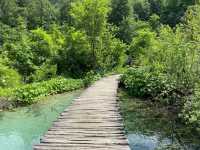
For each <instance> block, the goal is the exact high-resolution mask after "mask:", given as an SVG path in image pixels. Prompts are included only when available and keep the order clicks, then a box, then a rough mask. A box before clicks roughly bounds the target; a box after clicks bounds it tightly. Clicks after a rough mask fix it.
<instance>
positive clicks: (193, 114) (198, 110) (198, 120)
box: [180, 87, 200, 130]
mask: <svg viewBox="0 0 200 150" xmlns="http://www.w3.org/2000/svg"><path fill="white" fill-rule="evenodd" d="M180 116H181V117H182V118H184V119H185V121H186V122H187V123H189V124H192V125H194V126H196V127H197V128H198V129H199V130H200V88H199V87H197V88H196V89H195V92H194V94H193V95H191V96H189V97H186V98H185V104H184V107H183V110H182V113H181V115H180Z"/></svg>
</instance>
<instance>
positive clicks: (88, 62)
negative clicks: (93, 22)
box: [56, 28, 94, 77]
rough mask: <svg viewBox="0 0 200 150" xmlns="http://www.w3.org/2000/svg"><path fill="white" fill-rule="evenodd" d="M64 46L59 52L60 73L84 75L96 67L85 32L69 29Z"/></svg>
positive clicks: (75, 75) (76, 75)
mask: <svg viewBox="0 0 200 150" xmlns="http://www.w3.org/2000/svg"><path fill="white" fill-rule="evenodd" d="M67 30H68V31H67V33H66V36H65V42H64V46H63V48H62V49H61V50H60V51H59V53H58V58H57V60H56V61H57V64H58V71H59V73H63V72H65V73H67V74H69V75H72V76H74V77H82V76H83V75H84V73H86V72H88V71H90V70H91V69H93V68H94V67H93V66H94V62H93V58H92V56H93V55H92V51H91V47H90V44H89V42H88V40H87V36H86V34H85V33H84V32H81V31H76V30H75V29H74V28H69V29H67Z"/></svg>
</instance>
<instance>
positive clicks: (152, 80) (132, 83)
mask: <svg viewBox="0 0 200 150" xmlns="http://www.w3.org/2000/svg"><path fill="white" fill-rule="evenodd" d="M121 81H122V83H123V84H124V86H125V88H126V89H127V90H128V91H129V93H130V95H132V96H138V97H151V98H154V99H160V100H162V99H164V98H166V97H168V96H169V95H170V94H171V93H172V92H173V91H174V89H175V87H174V84H173V82H171V81H169V80H168V78H167V76H166V75H165V74H162V73H159V72H151V70H150V68H148V67H140V68H130V69H128V70H127V72H126V73H125V74H124V75H123V76H122V78H121Z"/></svg>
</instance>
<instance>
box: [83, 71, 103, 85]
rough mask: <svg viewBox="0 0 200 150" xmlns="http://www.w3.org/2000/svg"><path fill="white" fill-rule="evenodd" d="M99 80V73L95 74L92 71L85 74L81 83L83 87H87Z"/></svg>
mask: <svg viewBox="0 0 200 150" xmlns="http://www.w3.org/2000/svg"><path fill="white" fill-rule="evenodd" d="M100 78H101V75H100V74H99V73H95V72H94V71H90V72H88V73H86V75H85V77H84V79H83V81H84V84H85V86H86V87H87V86H89V85H90V84H92V83H93V82H95V81H97V80H99V79H100Z"/></svg>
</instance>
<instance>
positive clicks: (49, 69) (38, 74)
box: [29, 64, 57, 82]
mask: <svg viewBox="0 0 200 150" xmlns="http://www.w3.org/2000/svg"><path fill="white" fill-rule="evenodd" d="M56 73H57V66H56V65H50V64H43V65H42V66H41V67H39V68H38V69H36V71H35V73H34V74H33V75H31V76H30V79H29V81H30V82H38V81H44V80H49V79H51V78H55V77H56Z"/></svg>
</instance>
